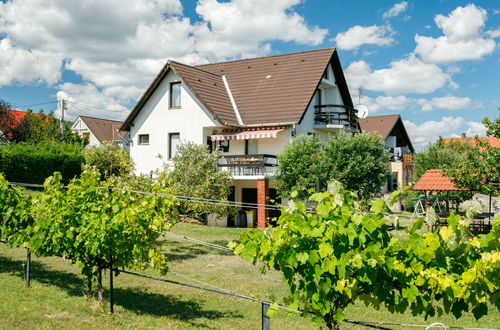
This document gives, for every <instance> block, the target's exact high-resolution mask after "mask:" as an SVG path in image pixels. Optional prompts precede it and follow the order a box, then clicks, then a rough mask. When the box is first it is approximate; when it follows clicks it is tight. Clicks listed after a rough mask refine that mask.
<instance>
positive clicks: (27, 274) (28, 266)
mask: <svg viewBox="0 0 500 330" xmlns="http://www.w3.org/2000/svg"><path fill="white" fill-rule="evenodd" d="M30 266H31V250H30V249H28V250H27V252H26V287H27V288H29V287H30V281H31V278H30Z"/></svg>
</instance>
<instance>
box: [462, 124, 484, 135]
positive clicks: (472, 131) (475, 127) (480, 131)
mask: <svg viewBox="0 0 500 330" xmlns="http://www.w3.org/2000/svg"><path fill="white" fill-rule="evenodd" d="M467 126H468V128H467V131H466V132H465V134H467V136H476V135H477V136H486V131H487V129H486V126H484V124H483V123H480V122H476V121H468V122H467Z"/></svg>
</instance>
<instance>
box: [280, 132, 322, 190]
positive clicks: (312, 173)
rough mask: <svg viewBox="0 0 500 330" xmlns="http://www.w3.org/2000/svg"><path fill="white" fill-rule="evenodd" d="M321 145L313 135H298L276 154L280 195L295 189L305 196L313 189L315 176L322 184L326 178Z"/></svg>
mask: <svg viewBox="0 0 500 330" xmlns="http://www.w3.org/2000/svg"><path fill="white" fill-rule="evenodd" d="M321 146H322V144H321V143H320V142H319V141H318V139H317V138H316V137H314V136H299V137H297V138H295V139H293V140H292V141H291V142H290V143H289V144H288V145H287V146H286V147H285V148H284V149H283V151H282V152H281V153H280V154H279V155H278V168H277V173H276V180H277V182H278V186H279V191H280V194H281V195H282V196H289V195H290V194H291V193H292V192H293V191H295V192H297V194H298V197H299V198H305V197H307V196H309V195H310V193H311V192H312V191H314V189H315V187H316V180H317V178H319V179H320V180H321V182H322V183H323V184H324V183H325V182H326V181H327V180H328V178H327V175H326V173H325V172H324V171H323V170H322V166H321V160H322V159H321V152H320V150H321Z"/></svg>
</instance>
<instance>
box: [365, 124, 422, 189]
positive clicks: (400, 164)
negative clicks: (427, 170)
mask: <svg viewBox="0 0 500 330" xmlns="http://www.w3.org/2000/svg"><path fill="white" fill-rule="evenodd" d="M359 127H360V129H361V132H363V133H375V134H378V135H380V138H381V140H382V141H383V142H384V143H385V146H386V147H387V148H388V149H389V151H390V152H391V155H392V156H391V177H390V178H389V181H388V182H387V184H386V186H385V187H384V188H383V192H384V193H385V192H392V191H394V190H396V189H398V188H401V187H403V186H407V185H409V184H410V182H411V181H412V179H413V174H414V167H413V154H414V152H415V149H414V148H413V145H412V143H411V140H410V137H409V135H408V133H407V131H406V128H405V126H404V123H403V120H402V118H401V116H400V115H386V116H370V117H366V118H363V119H360V120H359Z"/></svg>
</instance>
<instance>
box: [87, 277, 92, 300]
mask: <svg viewBox="0 0 500 330" xmlns="http://www.w3.org/2000/svg"><path fill="white" fill-rule="evenodd" d="M86 295H87V299H90V298H92V278H90V277H88V278H87V292H86Z"/></svg>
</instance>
